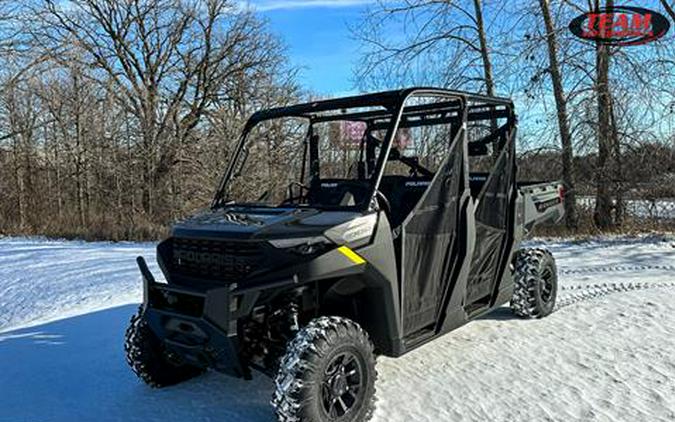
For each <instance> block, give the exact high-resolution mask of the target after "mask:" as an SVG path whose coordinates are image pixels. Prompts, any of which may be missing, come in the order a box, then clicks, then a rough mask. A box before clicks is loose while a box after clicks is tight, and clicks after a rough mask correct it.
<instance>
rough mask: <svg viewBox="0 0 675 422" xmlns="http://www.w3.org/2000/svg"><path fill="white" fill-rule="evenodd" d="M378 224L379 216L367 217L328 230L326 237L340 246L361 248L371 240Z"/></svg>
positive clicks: (371, 215)
mask: <svg viewBox="0 0 675 422" xmlns="http://www.w3.org/2000/svg"><path fill="white" fill-rule="evenodd" d="M376 223H377V214H370V215H365V216H363V217H358V218H355V219H353V220H351V221H348V222H346V223H344V224H340V225H339V226H336V227H333V228H332V229H328V230H326V233H325V235H326V237H327V238H329V239H330V240H332V241H333V242H335V243H337V244H338V245H351V246H361V245H362V244H365V243H366V242H368V241H369V240H370V238H371V236H372V235H373V230H375V224H376Z"/></svg>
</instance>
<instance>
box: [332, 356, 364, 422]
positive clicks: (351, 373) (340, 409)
mask: <svg viewBox="0 0 675 422" xmlns="http://www.w3.org/2000/svg"><path fill="white" fill-rule="evenodd" d="M364 385H365V377H364V374H363V365H362V363H361V361H360V360H359V359H358V357H357V356H356V355H355V354H354V353H353V352H350V351H345V352H342V353H338V354H337V355H335V357H333V359H331V361H330V363H329V364H328V366H326V370H325V371H324V377H323V383H322V385H321V403H322V405H323V410H324V411H325V412H326V415H328V417H329V418H330V419H331V420H337V419H340V418H342V417H343V416H345V415H346V414H347V413H349V412H351V411H352V410H353V409H355V408H356V407H358V406H359V403H360V402H361V396H362V394H363V391H364Z"/></svg>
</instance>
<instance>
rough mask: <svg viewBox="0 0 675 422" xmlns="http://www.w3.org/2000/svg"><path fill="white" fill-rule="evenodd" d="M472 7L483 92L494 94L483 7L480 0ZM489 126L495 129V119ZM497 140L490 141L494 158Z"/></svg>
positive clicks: (497, 149) (495, 156) (497, 152)
mask: <svg viewBox="0 0 675 422" xmlns="http://www.w3.org/2000/svg"><path fill="white" fill-rule="evenodd" d="M473 7H474V10H475V13H476V29H477V30H478V41H479V44H480V56H481V59H482V62H483V77H484V79H485V92H486V93H487V95H488V96H490V97H493V96H494V95H495V83H494V79H493V76H492V62H490V51H489V49H488V44H487V37H486V36H485V24H484V23H483V7H482V5H481V0H473ZM490 127H491V129H492V131H493V132H494V131H495V130H497V121H496V120H494V119H492V121H491V122H490ZM498 144H499V140H496V141H494V142H493V143H492V157H493V158H494V159H495V160H496V159H497V156H498V155H499V148H497V146H498Z"/></svg>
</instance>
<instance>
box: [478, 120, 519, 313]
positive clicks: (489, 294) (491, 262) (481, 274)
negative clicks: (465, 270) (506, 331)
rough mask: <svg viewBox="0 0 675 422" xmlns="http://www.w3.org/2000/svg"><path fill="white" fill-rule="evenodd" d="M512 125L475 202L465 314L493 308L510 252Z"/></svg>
mask: <svg viewBox="0 0 675 422" xmlns="http://www.w3.org/2000/svg"><path fill="white" fill-rule="evenodd" d="M515 134H516V129H515V124H513V126H512V127H511V128H510V130H508V131H506V132H505V133H504V136H503V138H502V140H501V152H500V153H499V156H498V158H497V160H496V161H495V164H494V165H493V166H492V169H491V171H490V174H489V176H488V179H487V180H486V182H485V184H484V185H483V187H482V189H481V191H480V193H479V194H478V196H477V198H476V208H475V227H476V231H475V233H476V240H475V246H474V250H473V257H472V260H471V269H470V272H469V279H468V282H467V290H466V304H467V312H468V313H471V312H473V311H474V310H480V309H483V308H485V307H489V306H492V305H493V304H494V300H495V299H496V294H497V292H498V291H499V288H500V285H499V282H500V280H501V279H502V276H503V274H504V271H505V269H506V267H507V266H508V264H509V262H508V260H509V256H510V254H511V250H512V248H513V233H514V230H513V224H514V217H515V202H516V195H517V191H516V189H517V186H516V161H515Z"/></svg>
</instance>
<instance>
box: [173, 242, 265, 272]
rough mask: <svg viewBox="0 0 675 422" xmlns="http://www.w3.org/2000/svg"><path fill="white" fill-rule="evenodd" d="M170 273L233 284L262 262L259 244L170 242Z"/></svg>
mask: <svg viewBox="0 0 675 422" xmlns="http://www.w3.org/2000/svg"><path fill="white" fill-rule="evenodd" d="M172 255H173V256H172V258H171V264H172V265H171V267H172V270H173V271H174V272H176V273H178V274H181V275H186V276H192V277H199V278H207V279H218V280H223V281H228V282H235V281H239V280H242V279H244V278H246V277H247V276H248V275H249V274H250V273H251V272H253V271H254V270H255V268H256V266H257V265H258V264H259V263H260V261H261V259H262V249H261V245H260V242H242V241H222V240H201V239H183V238H174V239H173V254H172Z"/></svg>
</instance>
